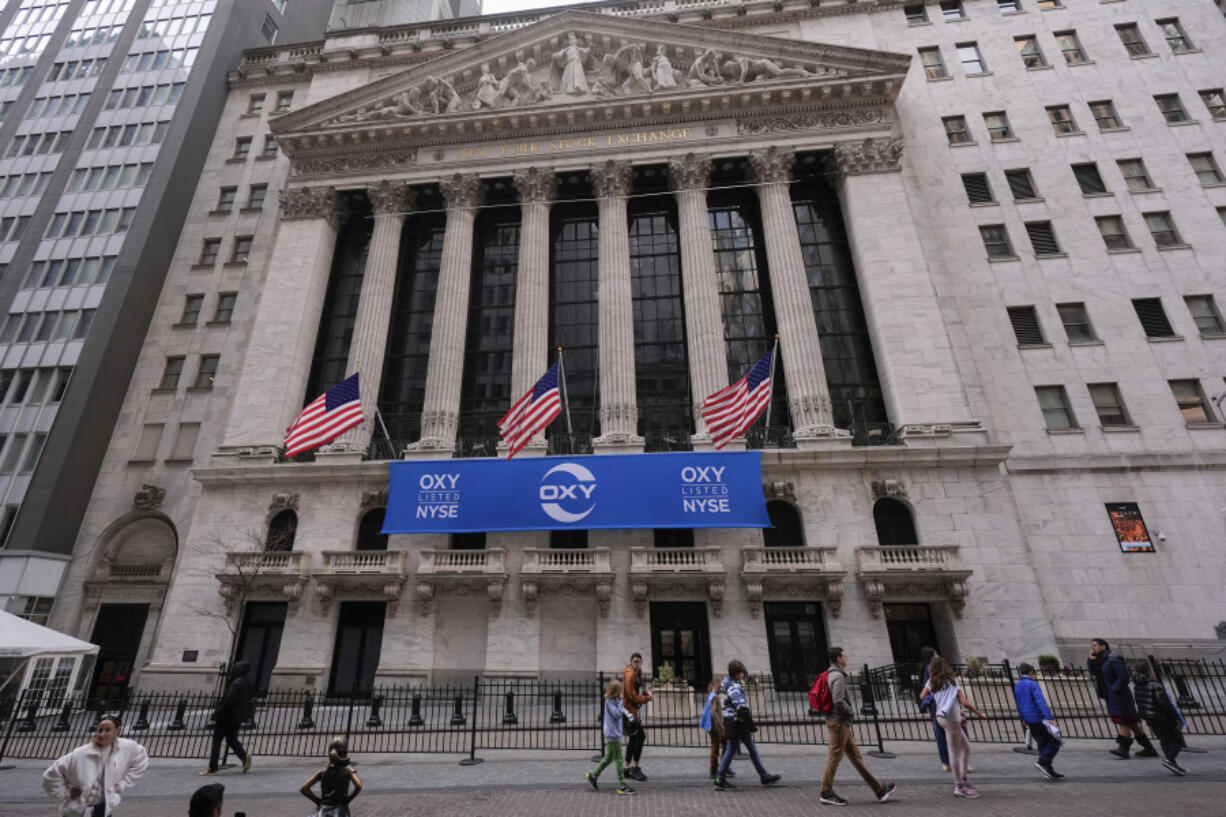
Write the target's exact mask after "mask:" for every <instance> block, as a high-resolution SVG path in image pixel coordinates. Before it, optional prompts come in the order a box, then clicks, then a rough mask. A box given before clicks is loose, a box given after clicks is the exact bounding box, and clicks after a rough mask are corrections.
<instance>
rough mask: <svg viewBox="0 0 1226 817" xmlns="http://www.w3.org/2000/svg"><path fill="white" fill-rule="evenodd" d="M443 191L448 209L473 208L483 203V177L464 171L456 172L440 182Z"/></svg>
mask: <svg viewBox="0 0 1226 817" xmlns="http://www.w3.org/2000/svg"><path fill="white" fill-rule="evenodd" d="M438 186H439V189H440V190H441V191H442V192H443V201H445V202H446V203H447V208H448V209H453V208H470V209H471V208H473V207H476V206H478V205H479V204H481V199H482V190H481V179H480V178H479V177H477V176H471V175H468V174H464V173H456V174H455V175H454V176H452V177H451V178H449V179H443V180H442V181H440V182H439V183H438Z"/></svg>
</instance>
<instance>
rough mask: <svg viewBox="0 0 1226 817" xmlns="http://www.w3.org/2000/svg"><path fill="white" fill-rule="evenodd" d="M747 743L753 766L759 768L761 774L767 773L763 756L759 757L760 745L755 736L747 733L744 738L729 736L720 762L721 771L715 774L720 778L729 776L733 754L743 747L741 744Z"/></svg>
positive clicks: (746, 748) (746, 746)
mask: <svg viewBox="0 0 1226 817" xmlns="http://www.w3.org/2000/svg"><path fill="white" fill-rule="evenodd" d="M742 743H744V744H745V750H746V751H748V752H749V759H750V760H751V761H753V767H754V768H755V769H757V770H758V774H759V775H760V776H765V775H766V774H767V771H766V767H765V766H763V765H762V758H760V757H758V746H757V744H755V743H754V742H753V738H751V737H749V736H748V735H746V736H745V737H744V738H739V737H729V738H728V746H727V748H725V749H724V757H723V758H722V759H721V760H720V762H719V772H718V773H717V774H716V775H715V776H716V777H717V778H719V779H721V780H722V779H723V778H725V777H727V776H728V766H729V765H730V764H731V763H732V756H733V755H734V754H736V752H737V750H738V749H740V748H741V744H742Z"/></svg>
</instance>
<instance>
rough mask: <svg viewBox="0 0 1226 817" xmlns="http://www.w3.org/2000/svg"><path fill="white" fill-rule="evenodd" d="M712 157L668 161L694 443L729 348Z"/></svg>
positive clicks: (723, 374)
mask: <svg viewBox="0 0 1226 817" xmlns="http://www.w3.org/2000/svg"><path fill="white" fill-rule="evenodd" d="M710 176H711V158H710V157H709V156H696V155H695V154H693V153H687V154H686V155H685V156H682V157H680V158H677V159H670V160H669V163H668V178H669V182H670V183H671V185H672V188H673V190H674V191H675V193H676V195H677V221H678V227H679V230H680V233H681V235H680V238H681V284H682V290H683V293H684V297H685V339H686V351H687V354H688V355H689V366H690V392H691V393H692V394H693V399H694V406H693V412H694V430H695V432H696V433H695V434H694V441H695V442H696V443H701V442H709V441H710V439H711V435H710V434H709V433H708V432H707V428H706V424H705V423H704V422H703V420H702V416H701V414H700V412H701V411H702V401H703V400H705V399H706V397H707V395H709V394H712V393H713V392H716V391H718V390H719V389H722V388H723V387H724V386H727V385H728V347H727V344H726V343H725V342H724V319H723V312H722V308H721V304H720V295H719V276H718V274H717V273H716V268H715V247H714V245H713V244H712V242H711V223H710V218H709V216H708V214H707V189H706V188H707V182H708V180H709V179H710Z"/></svg>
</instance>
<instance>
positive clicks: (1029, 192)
mask: <svg viewBox="0 0 1226 817" xmlns="http://www.w3.org/2000/svg"><path fill="white" fill-rule="evenodd" d="M1005 180H1006V181H1008V182H1009V192H1011V193H1012V194H1013V198H1014V200H1015V201H1023V200H1026V199H1037V198H1038V197H1039V196H1038V193H1036V192H1035V189H1034V179H1033V178H1032V177H1031V176H1030V171H1029V170H1027V169H1026V168H1022V169H1020V170H1006V171H1005Z"/></svg>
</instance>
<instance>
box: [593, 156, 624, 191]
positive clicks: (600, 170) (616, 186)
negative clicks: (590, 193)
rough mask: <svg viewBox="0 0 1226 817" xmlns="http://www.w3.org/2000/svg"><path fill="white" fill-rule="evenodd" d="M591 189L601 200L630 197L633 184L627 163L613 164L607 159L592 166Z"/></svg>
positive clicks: (613, 162)
mask: <svg viewBox="0 0 1226 817" xmlns="http://www.w3.org/2000/svg"><path fill="white" fill-rule="evenodd" d="M591 177H592V188H593V189H594V190H595V191H596V195H597V196H598V197H600V198H602V199H610V198H620V197H625V196H628V195H630V186H631V183H632V182H633V169H632V168H631V166H630V163H629V162H615V161H613V160H612V159H609V160H607V161H604V162H599V163H598V164H595V165H593V166H592V170H591Z"/></svg>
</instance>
